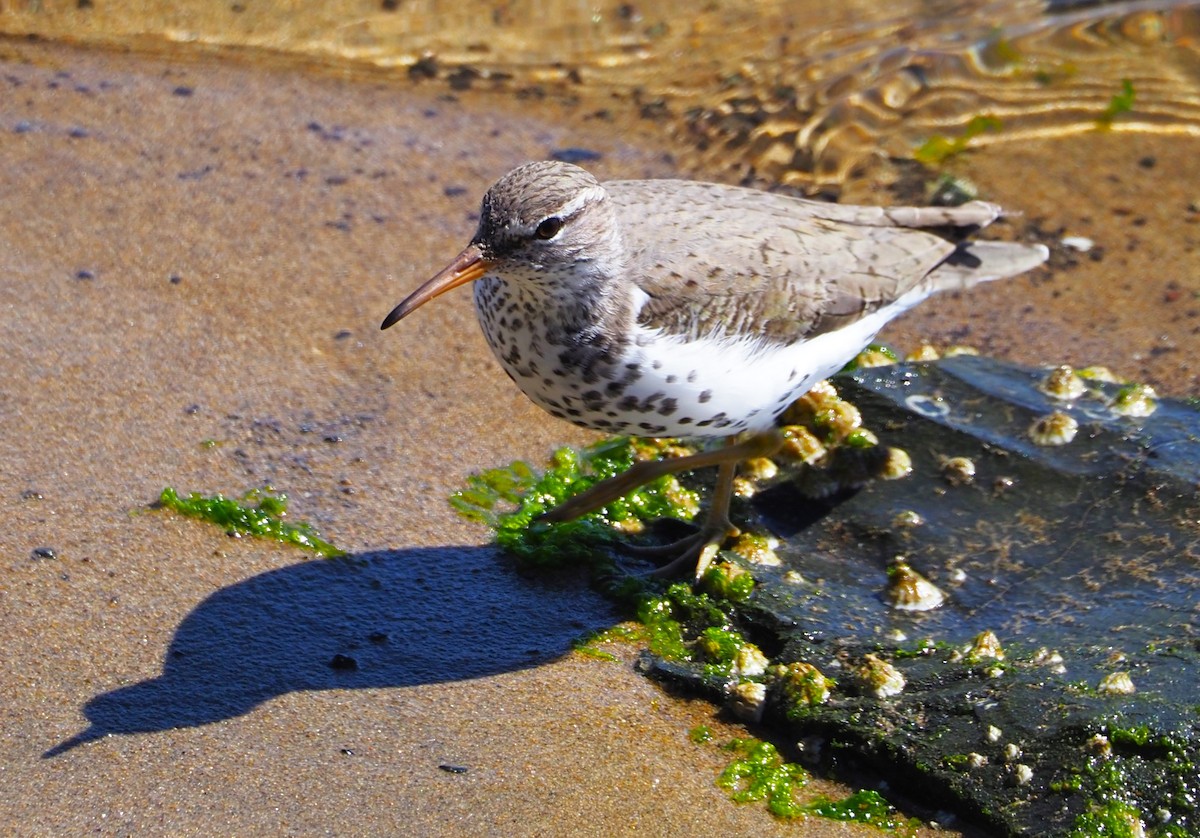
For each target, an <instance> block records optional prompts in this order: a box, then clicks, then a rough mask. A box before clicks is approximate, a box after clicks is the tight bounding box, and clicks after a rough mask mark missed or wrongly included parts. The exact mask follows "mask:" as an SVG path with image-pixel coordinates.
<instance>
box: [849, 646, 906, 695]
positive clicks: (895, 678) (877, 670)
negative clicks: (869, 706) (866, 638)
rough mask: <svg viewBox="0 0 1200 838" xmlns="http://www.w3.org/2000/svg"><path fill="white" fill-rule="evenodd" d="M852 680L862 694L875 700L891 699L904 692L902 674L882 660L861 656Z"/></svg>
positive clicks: (871, 656)
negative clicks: (871, 696)
mask: <svg viewBox="0 0 1200 838" xmlns="http://www.w3.org/2000/svg"><path fill="white" fill-rule="evenodd" d="M854 678H855V680H856V681H857V682H858V685H859V687H861V688H862V689H863V691H864V692H866V693H868V694H870V695H873V696H875V697H876V698H891V697H892V696H895V695H900V693H902V692H904V687H905V684H906V682H905V680H904V674H903V673H902V672H900V670H899V669H897V668H896V667H895V666H893V665H892V664H891V663H889V662H888V661H885V660H884V659H883V658H880V657H878V656H877V655H874V654H866V655H863V662H862V664H861V665H860V666H858V667H857V668H856V669H855V670H854Z"/></svg>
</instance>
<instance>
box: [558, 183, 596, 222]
mask: <svg viewBox="0 0 1200 838" xmlns="http://www.w3.org/2000/svg"><path fill="white" fill-rule="evenodd" d="M603 195H604V188H603V187H601V186H589V187H588V188H587V189H581V190H579V194H578V195H576V196H575V197H574V198H572V199H571V200H570V201H568V202H567V203H565V204H563V206H562V209H560V210H559V211H558V212H557V213H555V215H557V216H558V217H559V218H570V217H571V216H573V215H577V214H578V213H579V211H580V210H582V209H583V206H584V204H587V203H590V202H592V201H595V200H596V199H597V197H603Z"/></svg>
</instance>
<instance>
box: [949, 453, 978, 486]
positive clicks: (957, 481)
mask: <svg viewBox="0 0 1200 838" xmlns="http://www.w3.org/2000/svg"><path fill="white" fill-rule="evenodd" d="M942 477H943V478H945V480H946V482H947V483H949V484H950V485H951V486H965V485H967V484H968V483H973V482H974V481H975V463H974V462H973V461H972V460H971V458H970V457H948V458H947V459H945V460H943V461H942Z"/></svg>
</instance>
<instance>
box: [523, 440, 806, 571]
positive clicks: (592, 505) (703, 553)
mask: <svg viewBox="0 0 1200 838" xmlns="http://www.w3.org/2000/svg"><path fill="white" fill-rule="evenodd" d="M782 444H783V437H782V436H781V435H780V434H779V432H777V431H768V432H765V433H759V434H755V435H753V436H751V437H749V438H747V439H744V440H742V441H741V442H737V443H735V442H734V441H733V440H732V439H730V440H729V442H728V443H726V445H725V446H723V447H721V448H715V449H713V450H711V451H701V452H700V453H699V454H692V455H689V456H687V457H672V458H668V459H665V460H651V461H648V462H643V463H635V464H634V465H633V466H631V467H630V468H629V469H628V470H626V471H625V472H623V473H621V474H618V475H616V476H615V477H610V478H609V479H608V480H605V481H604V482H602V483H597V484H596V485H595V486H592V487H591V488H590V489H588V490H587V491H586V492H582V493H581V494H578V495H576V496H575V497H573V498H570V499H568V500H566V501H564V502H563V503H561V504H559V505H558V506H556V507H555V508H554V509H551V510H550V511H549V512H546V513H545V514H544V515H542V516H541V519H540V520H542V521H545V522H546V523H559V522H561V521H570V520H571V519H573V518H578V517H579V516H580V515H586V514H587V513H589V512H594V511H596V510H597V509H600V508H601V507H604V506H607V505H608V504H610V503H612V502H613V501H614V500H616V499H617V498H620V497H624V496H625V495H627V494H629V493H630V492H632V491H633V490H634V489H637V488H638V487H639V486H644V485H645V484H647V483H649V482H650V481H652V480H657V479H658V478H660V477H663V476H665V475H668V474H678V473H679V472H682V471H694V470H695V469H698V468H706V467H709V466H718V467H719V470H718V472H717V485H716V487H715V488H714V490H713V497H712V501H711V503H710V505H709V508H708V514H707V515H706V516H705V520H704V525H703V526H702V527H701V528H700V531H699V532H697V533H694V534H693V535H690V536H688V537H687V538H683V539H680V540H679V541H675V542H672V543H671V544H665V545H662V546H658V547H647V548H627V549H630V551H631V552H635V553H641V554H642V555H675V556H676V558H675V559H674V560H673V561H671V562H670V563H669V564H667V565H665V566H664V567H661V568H659V569H658V570H656V571H655V572H654V575H655V576H669V575H671V574H673V573H675V572H676V571H677V570H679V568H680V567H682V566H683V565H684V564H686V563H687V562H688V561H696V563H697V566H696V577H697V578H699V577H700V576H701V575H703V573H704V571H705V570H706V569H707V568H708V564H709V562H711V561H712V558H713V556H715V555H716V552H717V549H718V548H720V546H721V544H722V543H724V541H725V539H726V538H728V537H730V536H731V535H737V534H738V530H737V529H736V528H735V527H733V526H732V525H731V524H730V523H729V506H730V502H731V500H732V497H733V478H734V476H735V475H736V474H737V465H738V463H740V462H741V461H742V460H748V459H751V458H753V457H766V456H770V455H771V454H773V453H775V452H776V451H778V450H779V447H780V446H781V445H782Z"/></svg>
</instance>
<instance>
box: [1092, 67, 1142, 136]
mask: <svg viewBox="0 0 1200 838" xmlns="http://www.w3.org/2000/svg"><path fill="white" fill-rule="evenodd" d="M1136 99H1137V91H1136V90H1134V88H1133V82H1131V81H1130V80H1129V79H1121V89H1120V90H1119V91H1118V92H1116V93H1114V94H1113V97H1112V99H1110V100H1109V102H1108V107H1106V108H1105V109H1104V111H1103V112H1102V113H1101V114H1100V115H1099V116H1098V117H1096V126H1097V127H1099V128H1111V127H1112V124H1113V120H1114V119H1116V118H1117V117H1118V116H1119V115H1121V114H1123V113H1129V112H1130V111H1132V110H1133V103H1134V101H1135V100H1136Z"/></svg>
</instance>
